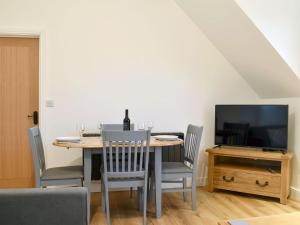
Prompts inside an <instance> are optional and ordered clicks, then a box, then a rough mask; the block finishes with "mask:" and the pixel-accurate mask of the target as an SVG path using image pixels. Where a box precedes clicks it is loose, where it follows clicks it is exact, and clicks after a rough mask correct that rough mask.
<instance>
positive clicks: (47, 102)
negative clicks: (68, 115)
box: [46, 99, 55, 107]
mask: <svg viewBox="0 0 300 225" xmlns="http://www.w3.org/2000/svg"><path fill="white" fill-rule="evenodd" d="M54 106H55V105H54V101H53V100H51V99H48V100H46V107H54Z"/></svg>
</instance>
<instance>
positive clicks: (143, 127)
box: [137, 123, 145, 130]
mask: <svg viewBox="0 0 300 225" xmlns="http://www.w3.org/2000/svg"><path fill="white" fill-rule="evenodd" d="M137 129H138V130H145V123H138V124H137Z"/></svg>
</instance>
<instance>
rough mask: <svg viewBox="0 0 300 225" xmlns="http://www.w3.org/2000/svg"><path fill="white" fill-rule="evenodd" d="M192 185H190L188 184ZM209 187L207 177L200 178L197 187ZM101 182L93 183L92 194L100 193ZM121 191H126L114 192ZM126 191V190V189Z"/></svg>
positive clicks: (169, 186) (168, 186) (170, 186)
mask: <svg viewBox="0 0 300 225" xmlns="http://www.w3.org/2000/svg"><path fill="white" fill-rule="evenodd" d="M188 185H190V184H188ZM206 185H207V177H198V179H197V186H199V187H204V186H206ZM100 186H101V185H100V181H92V185H91V192H100V190H101V187H100ZM176 186H177V185H176V184H175V185H174V184H173V185H172V184H166V185H165V186H164V187H166V188H172V187H174V188H175V187H176ZM120 190H124V189H115V190H114V191H120ZM125 190H126V189H125Z"/></svg>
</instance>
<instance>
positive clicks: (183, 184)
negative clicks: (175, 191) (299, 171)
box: [182, 178, 187, 202]
mask: <svg viewBox="0 0 300 225" xmlns="http://www.w3.org/2000/svg"><path fill="white" fill-rule="evenodd" d="M182 186H183V189H186V187H187V179H186V178H183V179H182ZM183 200H184V201H185V202H186V201H187V192H183Z"/></svg>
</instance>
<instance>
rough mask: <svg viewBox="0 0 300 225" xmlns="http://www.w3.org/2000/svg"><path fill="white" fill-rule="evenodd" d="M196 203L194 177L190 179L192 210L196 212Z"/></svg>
mask: <svg viewBox="0 0 300 225" xmlns="http://www.w3.org/2000/svg"><path fill="white" fill-rule="evenodd" d="M196 202H197V190H196V177H195V176H193V178H192V209H193V210H196V207H197V206H196Z"/></svg>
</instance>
